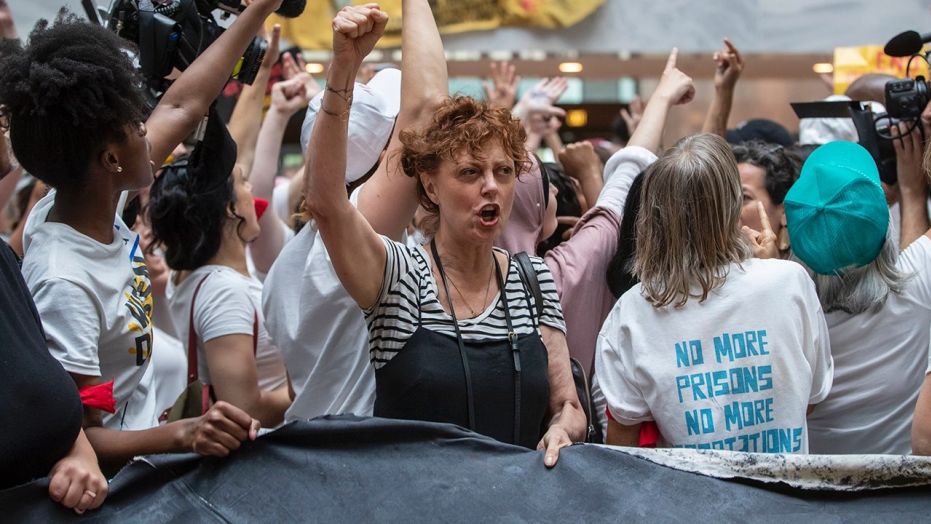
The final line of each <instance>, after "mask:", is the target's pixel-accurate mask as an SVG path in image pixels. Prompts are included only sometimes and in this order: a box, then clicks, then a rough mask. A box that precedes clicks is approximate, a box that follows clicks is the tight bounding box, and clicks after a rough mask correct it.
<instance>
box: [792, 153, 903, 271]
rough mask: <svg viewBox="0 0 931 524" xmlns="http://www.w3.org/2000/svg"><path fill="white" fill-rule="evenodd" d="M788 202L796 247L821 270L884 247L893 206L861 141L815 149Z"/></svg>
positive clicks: (862, 260)
mask: <svg viewBox="0 0 931 524" xmlns="http://www.w3.org/2000/svg"><path fill="white" fill-rule="evenodd" d="M784 205H785V213H786V222H787V223H788V228H789V238H790V239H791V241H792V251H793V252H794V253H795V255H796V256H797V257H798V258H799V259H801V260H802V262H804V263H805V264H806V265H808V267H810V268H811V269H812V270H814V271H815V273H818V274H821V275H835V274H838V273H839V272H840V271H841V270H842V269H844V268H849V267H860V266H865V265H867V264H869V263H870V262H872V261H873V260H875V259H876V257H877V256H878V255H879V252H880V251H881V250H882V247H883V243H884V242H885V239H886V230H887V229H888V227H889V208H888V206H887V205H886V197H885V195H884V194H883V189H882V186H881V185H880V183H879V170H878V169H877V168H876V162H875V161H874V160H873V157H872V156H870V154H869V152H867V150H866V149H864V148H863V147H862V146H860V145H859V144H855V143H853V142H830V143H828V144H825V145H823V146H821V147H819V148H818V149H815V150H814V152H812V154H811V155H810V156H809V157H808V160H806V161H805V164H804V165H803V166H802V173H801V175H800V176H799V179H798V180H797V181H796V182H795V184H793V185H792V188H791V189H790V190H789V192H788V194H787V195H786V198H785V201H784Z"/></svg>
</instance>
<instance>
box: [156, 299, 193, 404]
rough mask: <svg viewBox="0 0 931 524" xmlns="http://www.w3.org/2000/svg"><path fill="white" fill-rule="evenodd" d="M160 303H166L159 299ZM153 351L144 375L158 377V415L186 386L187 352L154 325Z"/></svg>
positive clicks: (179, 343) (174, 339)
mask: <svg viewBox="0 0 931 524" xmlns="http://www.w3.org/2000/svg"><path fill="white" fill-rule="evenodd" d="M161 301H162V302H167V301H166V300H165V297H161ZM153 333H154V336H155V340H154V343H155V351H153V352H152V360H151V362H150V363H149V369H148V370H146V374H148V375H153V376H154V377H158V381H156V382H155V384H154V388H155V395H154V396H155V404H156V409H157V411H158V413H159V414H161V413H162V412H164V411H165V410H166V409H170V408H171V406H173V405H174V403H175V401H176V400H178V395H180V394H181V392H182V391H184V388H185V386H187V350H186V348H185V347H184V345H183V344H181V341H179V340H178V339H176V338H175V337H173V336H171V335H169V334H168V333H166V332H165V331H162V329H161V328H160V327H159V326H158V325H156V326H155V327H154V331H153Z"/></svg>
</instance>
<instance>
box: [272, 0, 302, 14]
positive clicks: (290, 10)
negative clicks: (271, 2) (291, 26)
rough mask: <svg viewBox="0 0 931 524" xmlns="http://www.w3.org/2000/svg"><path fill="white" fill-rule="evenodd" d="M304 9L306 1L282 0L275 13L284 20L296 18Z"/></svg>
mask: <svg viewBox="0 0 931 524" xmlns="http://www.w3.org/2000/svg"><path fill="white" fill-rule="evenodd" d="M305 7H307V0H284V1H283V2H281V7H279V8H278V10H276V11H275V13H276V14H279V15H281V16H283V17H285V18H297V17H299V16H301V13H303V12H304V8H305Z"/></svg>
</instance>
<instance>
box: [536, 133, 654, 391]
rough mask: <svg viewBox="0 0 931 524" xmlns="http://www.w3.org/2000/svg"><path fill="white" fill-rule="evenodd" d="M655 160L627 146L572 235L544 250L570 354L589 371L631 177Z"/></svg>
mask: <svg viewBox="0 0 931 524" xmlns="http://www.w3.org/2000/svg"><path fill="white" fill-rule="evenodd" d="M655 161H656V155H654V154H653V153H652V152H650V151H648V150H647V149H644V148H642V147H637V146H630V147H625V148H624V149H622V150H620V151H618V152H617V153H615V154H614V156H612V157H611V158H610V159H609V160H608V163H607V164H606V165H605V187H604V188H603V189H602V191H601V194H600V195H599V196H598V202H597V203H596V204H595V207H593V208H591V209H590V210H589V211H588V212H587V213H586V214H585V215H584V216H583V217H582V219H581V220H580V221H579V223H578V224H576V226H575V229H574V230H573V234H572V238H570V239H569V240H567V241H566V242H563V243H561V244H559V245H558V246H556V247H555V248H553V249H551V250H550V251H548V252H547V253H546V256H544V258H543V260H544V262H546V265H547V267H549V269H550V272H552V273H553V278H554V279H555V281H556V290H557V292H558V293H559V302H560V304H562V310H563V317H564V318H565V321H566V341H567V342H568V343H569V354H570V356H572V357H575V358H576V359H578V360H579V362H581V364H582V367H583V368H584V369H585V370H587V371H588V373H589V375H591V372H592V369H593V365H594V359H595V340H596V339H597V338H598V332H599V331H600V330H601V325H602V324H603V323H604V321H605V318H607V316H608V313H609V312H610V311H611V308H612V307H613V306H614V303H615V302H616V300H617V299H616V298H615V297H614V295H613V294H612V293H611V290H610V289H609V288H608V282H607V276H606V275H607V271H608V264H610V263H611V259H612V258H614V254H615V252H616V251H617V241H618V236H619V232H620V229H621V216H622V214H623V211H624V203H625V202H626V201H627V193H628V191H629V190H630V186H631V184H632V183H633V180H634V178H636V177H637V175H638V174H639V173H640V172H641V171H643V170H645V169H646V168H647V167H648V166H649V165H650V164H652V163H653V162H655Z"/></svg>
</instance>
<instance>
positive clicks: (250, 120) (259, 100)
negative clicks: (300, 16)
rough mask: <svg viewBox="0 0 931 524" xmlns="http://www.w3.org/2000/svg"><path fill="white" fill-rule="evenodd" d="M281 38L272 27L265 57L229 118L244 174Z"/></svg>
mask: <svg viewBox="0 0 931 524" xmlns="http://www.w3.org/2000/svg"><path fill="white" fill-rule="evenodd" d="M280 36H281V26H280V25H278V24H275V27H273V28H272V34H271V36H270V37H269V38H268V49H267V50H266V51H265V58H263V59H262V64H261V66H259V71H258V72H257V73H256V75H255V80H253V81H252V85H244V86H242V92H241V93H240V94H239V99H238V100H237V101H236V106H235V107H234V108H233V114H232V115H231V116H230V123H229V126H228V127H229V130H230V136H232V137H233V141H235V142H236V163H237V164H239V167H240V168H241V169H242V172H243V173H249V172H250V171H252V162H253V161H254V160H255V148H256V144H255V142H256V139H258V136H259V128H260V127H261V126H262V109H263V106H264V105H265V91H266V90H267V89H268V80H269V78H270V77H271V74H272V66H273V65H275V61H277V60H278V40H279V38H280Z"/></svg>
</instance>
